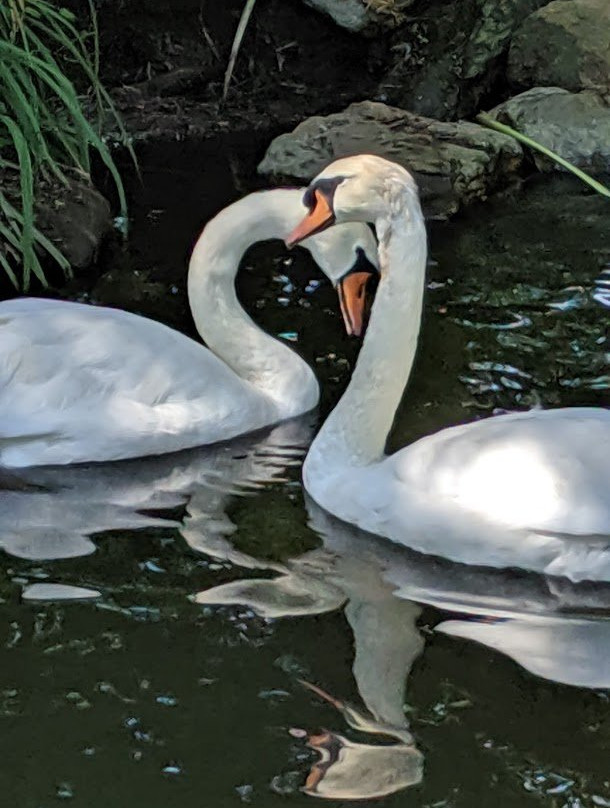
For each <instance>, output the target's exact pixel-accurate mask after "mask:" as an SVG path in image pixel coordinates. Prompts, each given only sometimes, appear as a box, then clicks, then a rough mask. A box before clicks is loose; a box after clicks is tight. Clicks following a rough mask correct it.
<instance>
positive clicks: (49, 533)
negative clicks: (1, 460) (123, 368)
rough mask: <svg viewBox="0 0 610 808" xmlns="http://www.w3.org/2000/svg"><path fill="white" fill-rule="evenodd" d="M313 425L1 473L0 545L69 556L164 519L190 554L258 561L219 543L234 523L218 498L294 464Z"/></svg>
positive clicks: (40, 556) (299, 422) (288, 424)
mask: <svg viewBox="0 0 610 808" xmlns="http://www.w3.org/2000/svg"><path fill="white" fill-rule="evenodd" d="M313 428H314V418H313V417H312V416H311V415H308V416H302V417H300V418H296V419H293V420H290V421H285V422H283V423H281V424H279V425H277V426H275V427H273V428H269V429H265V430H260V431H259V432H256V433H253V434H251V435H247V436H245V437H243V438H238V439H235V440H231V441H226V442H224V443H217V444H214V445H212V446H205V447H202V448H200V449H187V450H185V451H182V452H175V453H172V454H166V455H161V456H159V457H149V458H144V459H140V460H122V461H120V462H115V463H91V464H82V465H74V466H41V467H38V468H28V469H19V470H18V471H13V470H11V471H3V470H2V469H0V549H4V550H5V551H6V552H7V553H9V554H10V555H12V556H16V557H17V558H23V559H28V560H32V561H34V560H56V559H66V558H75V557H78V556H84V555H89V554H90V553H93V552H95V549H96V545H95V542H94V541H93V539H92V537H93V536H95V535H96V534H99V533H103V532H106V531H110V530H136V529H139V528H154V527H171V526H172V525H173V526H175V527H177V528H180V531H181V533H182V535H183V536H184V538H185V540H186V541H187V543H189V544H191V546H192V547H193V549H195V550H199V549H201V550H205V552H208V553H210V554H215V553H219V554H226V556H227V558H229V557H230V558H231V559H232V560H234V562H235V563H236V564H241V565H242V566H243V565H246V566H247V565H248V564H249V563H255V566H260V564H258V563H256V562H253V561H252V560H250V559H248V558H246V557H245V556H243V557H242V555H241V554H239V553H238V552H237V551H235V550H234V549H233V547H232V545H231V544H230V543H229V542H228V541H227V537H228V536H230V534H231V533H232V532H233V530H234V529H235V527H234V525H233V523H232V522H231V521H230V520H229V518H228V517H227V515H226V513H225V510H226V507H227V504H228V503H229V502H230V500H231V498H232V497H233V496H235V495H244V494H248V493H253V492H255V491H257V490H258V489H259V488H261V487H262V486H264V485H265V484H268V483H271V482H278V481H280V480H281V478H282V475H283V474H284V473H285V472H286V470H287V469H288V467H289V466H291V465H295V464H300V461H301V460H302V457H303V455H304V454H305V451H306V450H307V445H308V444H309V442H310V440H311V435H312V431H313ZM181 507H186V511H187V513H186V517H185V518H184V519H183V520H181V521H174V520H172V519H170V518H169V517H168V516H167V511H171V510H172V509H176V508H181ZM164 512H165V513H164ZM199 544H201V545H202V546H201V547H199Z"/></svg>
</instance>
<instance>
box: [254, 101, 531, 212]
mask: <svg viewBox="0 0 610 808" xmlns="http://www.w3.org/2000/svg"><path fill="white" fill-rule="evenodd" d="M363 152H368V153H371V154H377V155H379V156H381V157H386V158H387V159H389V160H394V161H395V162H397V163H400V164H402V165H404V166H405V167H406V168H408V169H409V170H410V171H412V172H413V173H414V174H415V176H416V178H417V180H418V182H419V186H420V190H421V196H422V201H423V203H424V208H425V210H426V212H427V213H428V214H429V215H437V216H447V215H450V214H451V213H454V212H455V211H456V210H457V209H458V207H459V206H460V204H461V203H462V202H469V201H471V200H473V199H480V198H483V197H485V196H486V195H487V194H488V193H489V192H490V191H491V190H492V189H493V188H495V187H496V186H498V185H499V184H501V183H502V182H505V181H506V177H507V175H510V174H513V173H514V172H516V171H517V170H518V168H519V166H520V164H521V159H522V150H521V147H520V146H519V144H518V143H516V141H515V140H513V139H512V138H511V137H507V136H506V135H502V134H500V133H498V132H494V131H492V130H490V129H486V128H485V127H483V126H479V125H477V124H473V123H467V122H464V121H460V122H458V123H443V122H441V121H435V120H432V119H431V118H423V117H421V116H419V115H413V114H412V113H410V112H406V111H405V110H403V109H398V108H396V107H389V106H386V105H385V104H379V103H375V102H373V101H363V102H361V103H358V104H351V105H350V106H349V107H347V109H345V110H344V111H343V112H339V113H336V114H333V115H328V116H326V117H318V116H315V117H313V118H308V119H307V120H306V121H303V123H301V124H299V125H298V126H297V127H296V129H294V131H292V132H290V133H287V134H284V135H280V136H279V137H277V138H275V140H274V141H273V142H272V143H271V145H270V146H269V148H268V149H267V153H266V155H265V157H264V158H263V160H262V162H261V163H260V165H259V167H258V170H259V172H260V173H262V174H274V175H276V176H282V177H290V178H294V179H298V180H300V181H309V180H310V179H311V178H312V177H314V176H315V175H316V174H317V173H318V172H319V171H320V170H321V169H322V168H324V166H326V165H327V164H328V163H330V162H332V160H336V159H337V158H339V157H347V156H349V155H353V154H361V153H363Z"/></svg>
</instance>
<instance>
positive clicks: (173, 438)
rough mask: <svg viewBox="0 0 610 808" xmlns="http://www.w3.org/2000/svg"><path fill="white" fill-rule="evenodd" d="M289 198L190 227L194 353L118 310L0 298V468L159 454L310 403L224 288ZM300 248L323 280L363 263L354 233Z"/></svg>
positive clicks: (271, 196) (288, 360)
mask: <svg viewBox="0 0 610 808" xmlns="http://www.w3.org/2000/svg"><path fill="white" fill-rule="evenodd" d="M301 197H302V192H301V191H299V190H298V189H277V190H273V191H266V192H261V193H256V194H251V195H250V196H248V197H245V198H244V199H241V200H239V201H238V202H236V203H234V204H233V205H230V206H229V207H228V208H226V209H225V210H223V211H221V213H219V214H218V215H217V216H216V217H215V218H214V219H212V220H211V221H210V222H209V223H208V225H207V226H206V227H205V229H204V230H203V233H202V234H201V236H200V238H199V240H198V242H197V244H196V245H195V248H194V250H193V254H192V258H191V262H190V267H189V278H188V291H189V300H190V304H191V309H192V313H193V317H194V320H195V324H196V326H197V329H198V331H199V333H200V334H201V336H202V337H203V338H204V339H205V341H206V342H207V345H208V348H206V347H204V346H203V345H201V344H200V343H198V342H196V341H195V340H192V339H190V338H189V337H187V336H185V335H184V334H181V333H180V332H178V331H175V330H173V329H171V328H168V327H167V326H165V325H163V324H161V323H159V322H156V321H154V320H149V319H147V318H145V317H140V316H138V315H136V314H132V313H130V312H125V311H121V310H118V309H112V308H102V307H94V306H88V305H84V304H79V303H73V302H66V301H58V300H42V299H36V298H23V299H15V300H9V301H6V302H3V303H0V466H4V467H9V468H10V467H12V468H15V467H24V466H33V465H54V464H67V463H81V462H88V461H108V460H118V459H125V458H133V457H140V456H144V455H156V454H163V453H166V452H172V451H177V450H180V449H184V448H188V447H193V446H200V445H204V444H209V443H214V442H217V441H222V440H227V439H229V438H233V437H235V436H238V435H242V434H245V433H247V432H251V431H254V430H257V429H259V428H262V427H264V426H267V425H269V424H272V423H275V422H278V421H282V420H284V419H287V418H291V417H293V416H296V415H299V414H301V413H304V412H307V411H309V410H311V409H312V408H313V407H315V405H316V404H317V401H318V395H319V389H318V383H317V381H316V378H315V376H314V374H313V371H312V370H311V369H310V368H309V366H308V365H307V364H306V363H305V362H304V361H303V360H302V359H301V358H300V357H299V356H298V355H297V354H296V353H295V352H294V351H292V350H291V349H290V348H289V347H288V346H287V345H285V344H283V343H280V342H279V341H277V340H275V339H274V338H272V337H271V336H269V335H267V334H265V333H264V332H263V331H262V330H261V329H259V328H258V326H256V325H255V324H254V323H253V322H252V320H251V319H250V318H249V317H248V315H247V314H246V313H245V311H244V310H243V309H242V308H241V307H240V305H239V302H238V300H237V296H236V293H235V288H234V279H235V274H236V272H237V268H238V265H239V261H240V259H241V257H242V255H243V253H244V252H245V250H246V249H247V247H248V246H249V245H250V244H252V243H254V242H255V241H260V240H263V239H269V238H279V237H280V236H282V235H284V234H285V232H286V230H287V229H288V228H289V227H291V226H293V225H294V223H295V222H296V221H297V220H298V218H299V216H301V215H302V214H303V212H304V207H303V205H302V203H301ZM354 228H355V229H354ZM329 236H330V238H329ZM305 246H306V247H307V248H308V249H309V250H310V252H311V253H312V255H313V257H314V259H315V260H316V261H317V262H318V263H319V265H320V267H321V268H322V270H323V271H324V272H326V274H327V275H328V276H329V277H330V278H331V279H333V280H336V278H338V277H341V275H342V274H344V273H346V272H349V270H350V269H351V268H352V267H353V266H354V265H357V264H359V263H360V264H361V263H362V262H366V261H367V256H368V258H369V259H370V260H371V261H373V262H375V261H376V253H375V241H374V238H373V236H372V234H371V233H370V231H369V229H368V227H366V225H362V224H358V225H350V226H348V227H347V228H343V229H342V230H341V231H339V230H338V231H337V233H336V234H332V233H331V231H329V232H328V233H323V234H321V235H320V236H317V237H315V238H312V239H310V240H309V241H308V242H307V244H306V245H305Z"/></svg>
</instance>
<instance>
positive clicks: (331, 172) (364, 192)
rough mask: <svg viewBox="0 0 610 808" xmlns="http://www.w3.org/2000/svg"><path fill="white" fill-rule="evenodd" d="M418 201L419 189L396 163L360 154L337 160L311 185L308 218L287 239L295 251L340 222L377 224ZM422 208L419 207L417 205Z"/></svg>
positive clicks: (306, 193)
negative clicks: (414, 199) (311, 238)
mask: <svg viewBox="0 0 610 808" xmlns="http://www.w3.org/2000/svg"><path fill="white" fill-rule="evenodd" d="M413 196H415V198H416V199H417V185H416V184H415V180H414V179H413V177H412V176H411V175H410V174H409V172H408V171H407V170H406V169H404V168H403V167H402V166H399V165H398V164H397V163H392V162H390V161H389V160H385V159H384V158H383V157H376V156H375V155H373V154H359V155H356V156H355V157H344V158H342V159H340V160H335V161H334V162H333V163H331V164H330V165H329V166H327V167H326V168H325V169H324V170H323V171H321V172H320V173H319V174H318V175H317V176H316V177H315V178H314V179H313V180H312V182H311V183H310V185H309V187H308V188H307V190H306V191H305V194H304V196H303V203H304V204H305V206H306V207H307V209H308V211H309V212H308V214H307V215H306V216H305V218H304V219H303V220H302V221H301V222H300V223H299V224H298V225H297V226H296V227H295V228H294V230H293V231H292V232H291V233H290V235H289V236H288V237H287V238H286V240H285V241H286V245H287V246H288V247H293V246H294V245H295V244H300V243H301V242H302V241H303V239H305V238H307V237H309V236H312V235H314V234H316V233H321V232H322V231H324V230H326V229H327V228H329V227H331V226H332V225H333V224H336V223H340V222H377V221H379V220H380V219H384V218H387V216H388V215H389V214H392V213H393V212H396V213H399V212H401V211H402V210H403V209H404V210H405V211H406V212H407V213H408V207H409V200H410V198H412V197H413ZM418 207H419V203H418Z"/></svg>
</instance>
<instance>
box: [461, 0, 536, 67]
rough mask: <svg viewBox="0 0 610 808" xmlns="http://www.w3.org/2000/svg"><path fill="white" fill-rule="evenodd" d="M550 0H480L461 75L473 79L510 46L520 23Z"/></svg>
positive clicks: (465, 51) (465, 50)
mask: <svg viewBox="0 0 610 808" xmlns="http://www.w3.org/2000/svg"><path fill="white" fill-rule="evenodd" d="M546 2H547V0H479V9H478V13H477V14H476V15H475V17H474V19H475V23H474V26H473V28H472V33H471V34H470V36H469V38H468V44H467V45H466V47H465V49H464V61H463V66H462V77H463V78H465V79H472V78H475V77H476V76H479V75H481V74H482V73H484V72H485V70H486V69H487V67H488V66H489V63H490V62H491V61H492V60H493V59H496V58H497V57H498V56H500V55H501V54H502V53H503V52H504V51H505V50H506V49H507V47H508V45H509V42H510V39H511V36H512V34H513V32H514V31H515V29H516V28H517V27H518V26H519V24H520V23H521V22H522V21H523V20H524V19H525V18H526V17H527V16H528V14H531V13H532V12H533V11H535V10H536V9H538V8H540V6H542V5H544V3H546Z"/></svg>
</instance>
